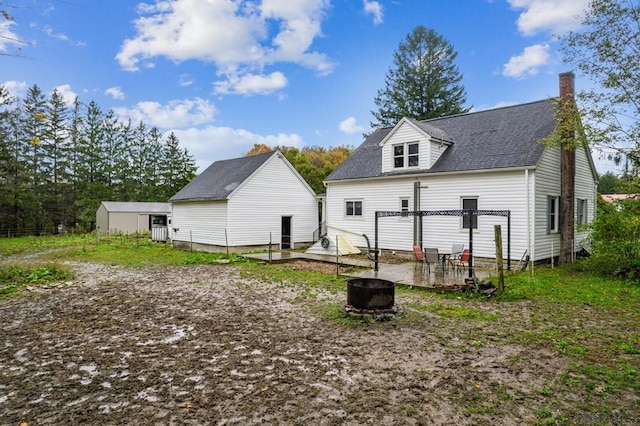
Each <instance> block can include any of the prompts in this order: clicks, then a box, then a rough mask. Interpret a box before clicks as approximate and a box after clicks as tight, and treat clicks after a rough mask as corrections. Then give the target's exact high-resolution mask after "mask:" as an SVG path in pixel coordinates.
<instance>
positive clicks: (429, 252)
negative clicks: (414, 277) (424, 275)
mask: <svg viewBox="0 0 640 426" xmlns="http://www.w3.org/2000/svg"><path fill="white" fill-rule="evenodd" d="M424 261H425V263H426V265H427V271H429V272H431V264H432V263H435V264H436V266H437V265H438V264H439V263H440V255H439V254H438V249H437V248H426V249H424Z"/></svg>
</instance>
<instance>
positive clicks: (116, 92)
mask: <svg viewBox="0 0 640 426" xmlns="http://www.w3.org/2000/svg"><path fill="white" fill-rule="evenodd" d="M104 94H105V95H109V96H111V97H112V98H113V99H124V92H123V91H122V89H121V88H119V87H109V88H108V89H107V90H105V91H104Z"/></svg>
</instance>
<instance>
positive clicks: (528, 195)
mask: <svg viewBox="0 0 640 426" xmlns="http://www.w3.org/2000/svg"><path fill="white" fill-rule="evenodd" d="M524 182H525V186H526V194H527V195H526V196H527V250H528V251H529V257H531V254H532V253H531V200H530V198H529V197H530V194H529V169H526V170H525V171H524Z"/></svg>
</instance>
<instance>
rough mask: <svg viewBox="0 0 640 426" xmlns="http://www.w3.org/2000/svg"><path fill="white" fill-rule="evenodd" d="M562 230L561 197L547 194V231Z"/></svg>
mask: <svg viewBox="0 0 640 426" xmlns="http://www.w3.org/2000/svg"><path fill="white" fill-rule="evenodd" d="M555 232H560V197H556V196H553V195H548V196H547V233H549V234H551V233H555Z"/></svg>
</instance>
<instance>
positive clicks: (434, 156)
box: [427, 140, 448, 169]
mask: <svg viewBox="0 0 640 426" xmlns="http://www.w3.org/2000/svg"><path fill="white" fill-rule="evenodd" d="M447 146H448V145H447V144H446V143H443V142H440V141H437V140H432V141H431V142H429V161H428V164H427V168H428V169H430V168H431V167H432V166H433V165H434V164H435V163H436V161H438V159H439V158H440V156H441V155H442V153H444V152H445V150H446V149H447Z"/></svg>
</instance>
